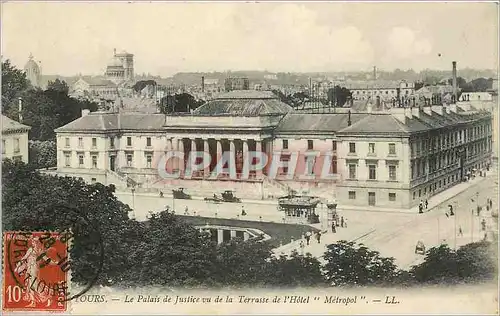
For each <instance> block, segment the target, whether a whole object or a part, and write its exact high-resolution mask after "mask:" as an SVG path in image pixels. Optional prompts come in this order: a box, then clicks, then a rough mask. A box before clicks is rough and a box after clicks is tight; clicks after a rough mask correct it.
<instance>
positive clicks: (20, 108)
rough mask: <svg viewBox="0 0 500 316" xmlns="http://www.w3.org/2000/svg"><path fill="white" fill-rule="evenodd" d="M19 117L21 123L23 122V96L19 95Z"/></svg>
mask: <svg viewBox="0 0 500 316" xmlns="http://www.w3.org/2000/svg"><path fill="white" fill-rule="evenodd" d="M17 112H18V118H19V123H22V122H23V98H21V97H19V99H18V109H17Z"/></svg>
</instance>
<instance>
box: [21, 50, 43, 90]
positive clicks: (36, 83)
mask: <svg viewBox="0 0 500 316" xmlns="http://www.w3.org/2000/svg"><path fill="white" fill-rule="evenodd" d="M24 71H25V72H26V78H28V80H29V81H30V83H31V85H32V86H33V87H40V84H41V77H42V71H41V69H40V66H39V65H38V64H37V63H36V62H35V61H34V60H33V54H30V56H29V59H28V62H27V63H26V65H25V66H24Z"/></svg>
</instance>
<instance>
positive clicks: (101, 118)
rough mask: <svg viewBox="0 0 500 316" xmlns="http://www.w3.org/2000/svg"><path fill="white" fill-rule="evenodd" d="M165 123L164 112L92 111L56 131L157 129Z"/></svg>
mask: <svg viewBox="0 0 500 316" xmlns="http://www.w3.org/2000/svg"><path fill="white" fill-rule="evenodd" d="M164 123H165V115H164V114H156V113H155V114H152V113H136V112H126V113H108V112H92V113H90V114H88V115H86V116H83V117H80V118H78V119H76V120H74V121H73V122H70V123H68V124H66V125H64V126H61V127H59V128H58V129H56V132H75V131H111V130H148V129H149V130H157V129H161V128H162V127H163V125H164Z"/></svg>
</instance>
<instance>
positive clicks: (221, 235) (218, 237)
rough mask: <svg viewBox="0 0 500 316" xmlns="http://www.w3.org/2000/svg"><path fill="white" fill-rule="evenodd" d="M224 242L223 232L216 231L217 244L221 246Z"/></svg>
mask: <svg viewBox="0 0 500 316" xmlns="http://www.w3.org/2000/svg"><path fill="white" fill-rule="evenodd" d="M223 241H224V231H223V230H222V229H217V244H222V242H223Z"/></svg>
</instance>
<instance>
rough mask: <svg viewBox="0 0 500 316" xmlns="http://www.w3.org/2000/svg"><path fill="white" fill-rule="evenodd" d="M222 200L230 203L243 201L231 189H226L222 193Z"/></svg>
mask: <svg viewBox="0 0 500 316" xmlns="http://www.w3.org/2000/svg"><path fill="white" fill-rule="evenodd" d="M222 200H223V201H224V202H229V203H241V199H240V198H237V197H236V196H235V195H234V193H233V191H231V190H226V191H224V192H223V193H222Z"/></svg>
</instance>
